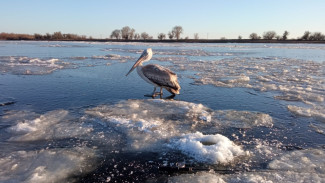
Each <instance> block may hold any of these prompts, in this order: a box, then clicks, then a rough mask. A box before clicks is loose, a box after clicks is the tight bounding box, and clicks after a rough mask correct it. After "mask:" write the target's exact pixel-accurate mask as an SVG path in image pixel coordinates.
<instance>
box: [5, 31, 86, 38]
mask: <svg viewBox="0 0 325 183" xmlns="http://www.w3.org/2000/svg"><path fill="white" fill-rule="evenodd" d="M86 39H92V37H88V38H87V36H85V35H81V36H80V35H77V34H62V33H61V32H54V33H53V34H50V33H46V34H44V35H42V34H37V33H35V34H34V35H29V34H15V33H4V32H2V33H0V40H86Z"/></svg>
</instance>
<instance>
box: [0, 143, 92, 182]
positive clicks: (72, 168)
mask: <svg viewBox="0 0 325 183" xmlns="http://www.w3.org/2000/svg"><path fill="white" fill-rule="evenodd" d="M95 162H96V159H95V152H94V150H93V149H90V148H87V147H75V148H55V149H42V150H37V151H25V150H21V151H14V152H11V153H9V154H7V155H5V156H1V157H0V167H1V169H0V182H31V183H32V182H33V183H38V182H39V183H40V182H66V181H73V177H75V176H79V175H82V174H85V173H88V172H90V171H91V170H93V169H94V167H95V166H94V165H95Z"/></svg>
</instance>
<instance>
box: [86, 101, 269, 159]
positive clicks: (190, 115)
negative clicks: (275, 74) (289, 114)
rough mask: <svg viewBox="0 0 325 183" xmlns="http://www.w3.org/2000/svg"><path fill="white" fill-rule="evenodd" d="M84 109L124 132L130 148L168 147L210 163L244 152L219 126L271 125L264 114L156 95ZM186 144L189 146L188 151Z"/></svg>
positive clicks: (152, 148) (158, 148)
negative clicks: (230, 109)
mask: <svg viewBox="0 0 325 183" xmlns="http://www.w3.org/2000/svg"><path fill="white" fill-rule="evenodd" d="M85 113H86V114H88V115H89V117H90V118H99V119H101V120H102V121H103V122H104V124H107V125H108V126H113V127H114V128H117V129H118V130H119V131H121V132H123V133H124V134H126V137H127V138H128V145H129V147H130V149H133V150H153V151H155V149H157V150H161V148H172V149H176V150H180V151H182V152H184V153H185V154H187V155H189V156H190V157H194V158H195V159H196V160H197V161H203V162H207V161H209V162H213V163H226V162H227V161H231V160H233V159H234V157H235V156H238V155H246V154H247V153H246V152H245V151H244V150H242V149H241V148H240V147H239V146H237V145H235V144H234V143H233V142H232V141H231V140H229V139H228V138H227V137H224V136H222V135H221V134H217V133H218V132H219V131H221V129H222V128H227V127H230V128H232V127H236V128H253V127H256V126H267V127H271V126H272V118H271V117H270V116H269V115H267V114H262V113H257V112H248V111H234V110H232V111H220V110H219V111H214V110H211V109H209V108H207V107H205V106H203V105H202V104H195V103H190V102H184V101H169V100H158V99H149V100H127V101H121V102H119V103H117V104H115V105H102V106H98V107H95V108H91V109H87V110H86V111H85ZM199 131H204V132H206V133H211V135H203V134H202V133H201V132H199ZM170 141H172V143H170ZM196 145H197V146H196ZM187 146H191V147H193V149H192V151H191V148H188V149H186V147H187ZM199 146H200V147H199ZM180 147H183V148H180ZM205 153H207V154H206V157H205V158H204V156H205V155H204V154H205Z"/></svg>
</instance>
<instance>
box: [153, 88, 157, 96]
mask: <svg viewBox="0 0 325 183" xmlns="http://www.w3.org/2000/svg"><path fill="white" fill-rule="evenodd" d="M156 89H157V87H155V86H154V87H153V92H152V96H153V97H155V96H156Z"/></svg>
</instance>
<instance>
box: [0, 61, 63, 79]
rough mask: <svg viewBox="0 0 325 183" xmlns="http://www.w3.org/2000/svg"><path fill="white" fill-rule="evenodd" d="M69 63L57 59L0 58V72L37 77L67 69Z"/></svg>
mask: <svg viewBox="0 0 325 183" xmlns="http://www.w3.org/2000/svg"><path fill="white" fill-rule="evenodd" d="M68 65H69V63H67V62H63V61H61V60H59V59H54V58H52V59H48V60H45V59H40V58H29V57H18V56H17V57H16V56H11V57H5V56H1V57H0V72H5V73H7V72H8V73H12V74H18V75H20V74H26V75H39V74H50V73H52V72H53V71H55V70H57V69H63V68H65V67H67V66H68Z"/></svg>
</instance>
